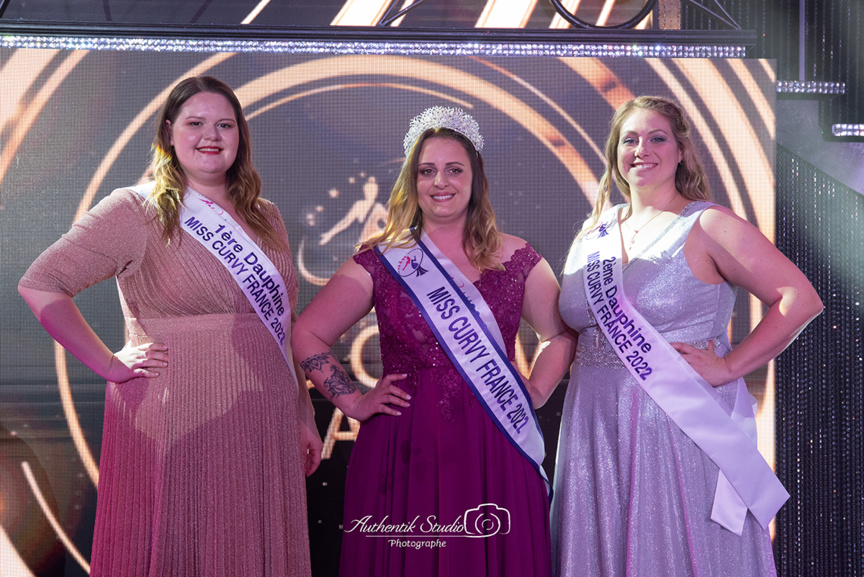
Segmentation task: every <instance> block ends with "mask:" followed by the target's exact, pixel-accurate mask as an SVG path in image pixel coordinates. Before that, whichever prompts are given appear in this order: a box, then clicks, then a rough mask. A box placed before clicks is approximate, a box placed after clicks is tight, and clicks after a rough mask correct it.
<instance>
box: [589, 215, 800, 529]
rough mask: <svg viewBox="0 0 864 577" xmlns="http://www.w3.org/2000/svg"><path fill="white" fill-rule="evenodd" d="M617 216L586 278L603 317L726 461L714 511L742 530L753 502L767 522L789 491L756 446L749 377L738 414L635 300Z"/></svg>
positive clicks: (668, 400)
mask: <svg viewBox="0 0 864 577" xmlns="http://www.w3.org/2000/svg"><path fill="white" fill-rule="evenodd" d="M617 218H618V209H617V208H614V209H612V210H609V211H607V212H606V213H605V214H604V215H603V217H602V218H601V222H600V225H599V227H597V228H596V229H595V230H594V231H592V232H590V233H588V235H586V237H585V242H586V246H585V255H586V262H585V268H584V271H583V272H584V274H583V280H584V283H585V292H586V294H587V295H588V303H589V305H590V307H591V310H592V312H593V313H594V318H595V319H596V320H597V325H598V327H599V328H600V329H601V330H602V331H603V334H604V335H605V336H606V338H607V339H608V341H609V343H610V344H611V345H612V348H613V349H614V351H615V354H617V355H618V357H619V358H620V359H621V362H622V363H624V366H625V367H627V370H628V371H629V372H630V374H631V375H632V376H633V378H634V379H636V382H637V383H639V384H640V385H641V386H642V388H643V389H644V390H645V392H646V393H648V395H649V396H650V397H651V398H652V399H653V400H654V402H656V403H657V405H658V406H659V407H660V408H661V409H662V410H663V411H664V412H665V413H666V415H667V416H668V417H669V418H670V419H672V421H673V422H674V423H675V424H676V425H678V427H680V428H681V430H682V431H683V432H684V434H686V435H687V436H688V437H690V439H691V440H692V441H693V442H694V443H696V445H698V446H699V448H700V449H702V451H704V452H705V454H707V455H708V457H710V458H711V460H712V461H714V463H715V464H716V465H717V466H718V467H719V468H720V473H719V477H718V481H717V490H716V492H715V494H714V506H713V510H712V512H711V519H712V520H713V521H715V522H716V523H719V524H720V525H722V526H723V527H726V528H727V529H729V530H730V531H732V532H733V533H736V534H738V535H741V533H742V531H743V528H744V519H745V517H746V516H747V509H749V510H750V511H751V512H752V513H753V515H754V517H755V518H756V520H757V521H759V523H760V524H761V525H762V527H763V528H767V527H768V524H769V523H770V522H771V519H773V518H774V515H776V514H777V511H778V510H779V509H780V507H781V506H783V503H785V502H786V500H787V499H788V498H789V493H787V492H786V490H785V489H784V488H783V485H782V484H781V483H780V480H779V479H777V476H776V475H775V474H774V472H773V471H772V470H771V467H770V466H769V465H768V463H767V462H766V461H765V459H764V458H763V457H762V455H761V454H760V453H759V451H758V449H757V448H756V436H755V432H756V428H755V421H754V420H753V408H752V406H751V405H750V403H749V402H748V400H749V399H750V395H749V393H748V392H747V387H746V385H745V384H744V379H738V383H737V386H738V391H737V398H736V402H735V408H734V409H733V412H732V415H731V416H730V415H728V414H727V413H726V410H725V409H724V408H723V407H722V406H721V405H720V404H719V403H718V402H717V391H715V390H714V388H713V387H712V386H711V385H710V384H708V382H707V381H706V380H705V379H703V378H702V377H701V376H700V375H699V374H698V373H697V372H696V371H695V370H693V368H692V367H691V366H690V365H689V364H688V363H687V361H685V360H684V358H683V357H682V356H681V355H680V354H679V353H678V351H676V350H675V349H673V348H672V346H671V345H670V344H669V343H668V342H667V341H666V339H664V338H663V337H662V336H660V334H659V333H658V332H657V331H656V329H655V328H654V327H653V326H651V325H650V324H649V323H648V322H647V321H646V320H645V319H644V318H643V317H642V315H641V314H639V312H638V311H637V310H636V309H635V308H633V306H632V305H631V304H630V302H629V301H628V300H627V298H626V296H625V295H624V284H623V273H622V266H621V241H620V238H619V237H618V235H614V234H610V233H609V231H610V229H611V228H612V224H613V223H614V222H617ZM589 247H590V248H589Z"/></svg>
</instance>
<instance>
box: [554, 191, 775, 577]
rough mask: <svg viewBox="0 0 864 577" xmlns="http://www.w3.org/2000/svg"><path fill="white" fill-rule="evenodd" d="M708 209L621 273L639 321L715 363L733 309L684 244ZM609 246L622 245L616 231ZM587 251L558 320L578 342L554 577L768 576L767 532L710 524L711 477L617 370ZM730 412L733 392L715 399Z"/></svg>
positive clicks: (690, 214)
mask: <svg viewBox="0 0 864 577" xmlns="http://www.w3.org/2000/svg"><path fill="white" fill-rule="evenodd" d="M709 206H710V203H706V202H695V203H691V204H690V205H689V206H688V207H687V208H686V209H685V210H684V211H683V212H682V213H681V215H680V216H679V217H678V218H677V219H676V220H675V221H674V222H672V223H671V224H670V225H669V227H668V228H667V229H666V230H665V232H664V233H663V234H662V235H661V236H659V237H658V239H657V240H655V241H654V243H653V244H651V245H650V246H648V247H646V248H645V249H644V250H643V251H642V252H641V253H639V254H636V255H633V257H632V259H631V261H630V262H629V263H628V264H627V265H625V266H624V287H625V291H626V294H627V296H628V298H629V299H630V300H631V302H632V303H633V305H634V306H635V307H636V309H637V310H638V311H639V312H640V313H641V314H642V315H643V316H644V317H645V319H646V320H648V322H650V323H651V324H652V325H653V326H654V327H655V328H656V329H657V330H658V332H659V333H660V334H661V335H662V336H663V337H664V338H666V340H668V341H670V342H675V341H679V342H686V343H692V344H694V346H698V347H700V348H705V346H706V343H707V341H708V340H709V339H714V340H715V343H717V342H718V341H719V342H720V343H722V344H720V345H716V344H715V346H716V347H717V350H718V353H719V354H721V355H722V354H725V352H726V351H728V350H729V348H728V341H727V339H726V336H725V335H726V327H727V325H728V324H729V319H730V317H731V314H732V309H733V305H734V302H735V291H734V288H733V287H732V286H730V285H729V284H728V283H722V284H719V285H711V284H706V283H704V282H702V281H700V280H698V279H697V278H696V277H694V276H693V274H692V273H691V272H690V267H689V266H688V264H687V261H686V259H685V258H684V250H683V249H684V242H685V240H686V239H687V235H688V233H689V232H690V229H691V228H692V226H693V224H694V223H695V222H696V220H697V219H698V218H699V215H700V214H701V213H702V211H704V210H705V208H707V207H709ZM611 233H612V234H615V235H617V234H619V232H618V228H617V226H613V229H612V231H611ZM583 250H584V245H583V243H582V242H581V241H580V242H578V243H576V244H575V245H574V247H573V248H572V249H571V251H570V255H569V256H568V260H567V265H566V268H565V271H564V279H563V281H562V292H561V299H560V310H561V315H562V317H563V318H564V320H565V321H566V322H567V324H569V325H570V326H571V327H573V328H575V329H576V330H578V331H580V335H579V345H578V348H577V354H576V360H575V362H574V364H573V368H572V370H571V380H570V385H569V387H568V390H567V396H566V398H565V401H564V409H563V412H562V415H561V434H560V437H559V441H558V456H557V461H556V469H555V481H554V482H555V499H554V502H553V504H552V532H553V565H555V570H556V575H561V576H568V577H570V576H586V577H587V576H591V577H623V576H625V575H627V576H634V577H637V576H638V577H646V576H652V577H658V576H661V575H662V576H664V577H667V576H668V577H688V576H694V577H696V576H698V577H721V576H722V577H742V576H756V575H760V576H763V575H774V574H775V569H774V559H773V555H772V551H771V541H770V538H769V535H768V532H767V530H763V529H762V527H761V526H760V525H759V523H758V522H757V521H756V519H755V518H754V517H753V516H752V515H751V514H749V513H748V515H747V520H746V522H745V526H744V532H743V535H742V536H740V537H739V536H738V535H735V534H734V533H731V532H730V531H728V530H726V529H724V528H723V527H721V526H720V525H718V524H716V523H714V522H712V521H711V520H710V515H711V507H712V503H713V496H714V489H715V486H716V483H717V466H716V465H714V463H713V462H712V461H711V460H710V459H709V458H708V457H707V456H706V455H705V454H704V453H703V452H702V451H701V450H700V449H699V448H698V447H697V446H696V445H695V444H694V443H693V442H692V441H691V440H690V439H689V438H688V437H686V436H685V435H684V434H683V433H682V432H681V430H680V429H679V428H678V427H677V426H676V425H675V424H674V423H673V422H672V421H671V420H670V419H669V418H668V417H667V416H666V414H665V413H664V412H663V411H662V410H660V408H659V407H658V406H657V405H656V404H655V403H654V401H652V400H651V399H650V398H649V397H648V395H647V394H646V393H645V392H644V391H643V390H642V388H641V387H640V386H639V384H638V383H637V382H636V381H635V379H633V378H632V377H631V376H630V374H629V373H628V371H627V369H625V368H624V366H623V365H622V364H621V362H620V361H619V360H618V357H617V356H616V355H615V353H614V352H613V350H612V349H611V347H610V346H609V345H608V342H607V341H606V339H605V337H604V336H603V334H602V333H601V332H600V330H599V328H597V324H596V321H595V320H594V317H593V315H592V314H591V312H590V310H589V308H588V303H587V299H586V296H585V289H584V286H583V281H582V278H583V275H582V266H583V262H584V256H583ZM716 390H717V392H718V393H719V395H720V397H721V399H722V400H723V401H724V402H725V403H726V404H727V405H728V406H729V407H731V406H732V405H733V404H734V397H735V386H734V384H732V385H731V386H730V385H724V386H723V387H719V388H717V389H716Z"/></svg>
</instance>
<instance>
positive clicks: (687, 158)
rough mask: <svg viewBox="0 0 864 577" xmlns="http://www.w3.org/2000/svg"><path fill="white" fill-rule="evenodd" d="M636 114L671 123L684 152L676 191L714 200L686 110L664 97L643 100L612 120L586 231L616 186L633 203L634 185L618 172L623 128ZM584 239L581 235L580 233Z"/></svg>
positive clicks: (624, 107) (629, 104)
mask: <svg viewBox="0 0 864 577" xmlns="http://www.w3.org/2000/svg"><path fill="white" fill-rule="evenodd" d="M636 110H650V111H652V112H656V113H657V114H659V115H660V116H662V117H663V118H665V119H666V120H667V121H668V122H669V126H670V127H671V129H672V136H673V138H675V142H676V143H677V144H678V149H679V150H680V151H681V162H680V163H679V164H678V168H677V170H676V171H675V188H676V190H677V191H678V193H679V194H680V195H681V196H683V197H684V198H686V199H688V200H710V199H711V189H710V186H709V184H708V178H707V177H706V175H705V170H704V169H703V168H702V162H701V161H700V160H699V156H698V155H697V154H696V146H695V145H694V144H693V140H692V139H691V137H690V121H689V120H688V119H687V114H686V113H685V112H684V109H683V108H681V106H680V105H679V104H678V103H677V102H675V101H674V100H672V99H670V98H665V97H663V96H639V97H637V98H634V99H633V100H628V101H627V102H625V103H624V104H622V105H621V106H620V107H619V108H618V110H616V111H615V114H614V115H613V116H612V122H611V127H610V129H609V138H608V139H607V140H606V169H605V171H604V172H603V176H602V177H601V178H600V186H599V188H598V191H597V202H596V203H595V204H594V210H593V211H592V212H591V217H590V222H589V224H588V225H587V226H585V227H583V229H582V230H583V231H587V230H590V229H591V228H593V226H594V225H595V224H597V222H598V221H599V220H600V215H601V214H602V213H603V207H604V206H605V205H606V203H607V202H608V201H609V198H610V197H611V195H612V182H613V181H614V182H615V185H616V186H617V187H618V190H620V191H621V194H623V195H624V197H625V198H627V199H628V200H629V199H630V184H629V183H628V182H627V181H626V180H625V179H624V176H622V175H621V172H620V171H619V170H618V141H619V140H620V139H621V127H622V126H623V125H624V122H626V121H627V119H628V118H629V117H630V115H631V114H632V113H633V112H634V111H636ZM580 236H581V233H580Z"/></svg>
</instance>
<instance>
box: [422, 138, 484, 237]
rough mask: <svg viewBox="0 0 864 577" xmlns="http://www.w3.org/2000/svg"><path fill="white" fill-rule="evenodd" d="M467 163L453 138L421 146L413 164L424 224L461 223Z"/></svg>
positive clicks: (468, 191)
mask: <svg viewBox="0 0 864 577" xmlns="http://www.w3.org/2000/svg"><path fill="white" fill-rule="evenodd" d="M472 177H473V173H472V171H471V160H470V158H468V153H467V152H466V151H465V148H464V147H463V146H462V144H461V143H460V142H459V141H458V140H455V139H453V138H442V137H431V138H427V139H426V141H425V142H423V147H422V148H421V149H420V156H419V158H418V162H417V202H418V204H419V205H420V210H421V211H423V221H424V222H425V223H440V224H444V223H453V222H458V221H460V220H461V221H463V222H464V220H465V218H466V216H467V214H468V203H469V202H470V200H471V183H472Z"/></svg>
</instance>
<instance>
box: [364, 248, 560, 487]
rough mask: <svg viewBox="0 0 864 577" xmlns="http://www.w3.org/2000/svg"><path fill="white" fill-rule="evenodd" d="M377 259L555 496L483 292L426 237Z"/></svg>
mask: <svg viewBox="0 0 864 577" xmlns="http://www.w3.org/2000/svg"><path fill="white" fill-rule="evenodd" d="M375 254H377V255H378V257H379V258H380V259H381V262H382V263H383V264H384V266H385V267H386V268H387V270H388V271H389V272H390V274H392V275H393V278H395V279H396V280H397V281H398V282H399V283H400V284H401V285H402V287H403V288H404V289H405V292H407V293H408V295H409V296H410V297H411V299H412V300H413V301H414V304H415V305H417V308H418V309H419V310H420V312H421V313H422V314H423V318H424V319H425V320H426V322H427V323H428V325H429V328H430V329H432V332H433V333H435V336H436V337H437V338H438V342H439V343H440V344H441V348H443V349H444V352H446V353H447V356H448V357H449V358H450V360H451V361H453V364H454V365H455V366H456V368H457V369H458V370H459V373H460V374H461V375H462V378H463V379H464V380H465V382H466V383H468V385H469V387H470V388H471V391H472V392H473V393H474V396H475V397H477V400H478V401H480V404H481V405H482V406H483V408H484V409H485V410H486V413H487V414H488V415H489V416H490V417H491V418H492V421H493V422H494V423H495V424H496V425H497V426H498V429H500V430H501V432H502V433H504V436H505V437H507V440H508V441H510V443H511V444H512V445H513V446H514V447H515V448H516V449H517V450H518V451H519V452H520V453H521V454H522V456H524V457H525V458H526V459H528V462H529V463H531V465H532V466H533V467H534V468H535V469H536V470H537V472H538V473H539V474H540V476H541V477H542V478H543V480H544V481H545V483H546V488H547V490H548V491H550V492H551V486H550V485H549V479H548V478H547V477H546V473H545V471H543V467H542V463H543V459H544V457H545V456H546V450H545V446H544V443H543V433H542V432H541V431H540V425H539V423H538V422H537V416H536V415H535V414H534V407H533V405H532V404H531V400H530V397H529V396H528V393H527V392H526V390H525V386H524V384H523V382H522V378H521V377H520V375H519V372H518V371H517V370H516V368H515V367H514V366H513V364H512V363H511V362H510V360H509V359H508V358H507V354H506V353H505V352H504V351H505V350H506V348H505V346H504V338H503V337H502V336H501V329H500V328H499V327H498V323H497V322H496V321H495V317H494V315H493V314H492V310H491V309H490V308H489V305H488V304H486V301H484V300H483V297H482V295H481V294H480V291H479V290H477V287H475V286H474V284H473V283H471V281H469V280H468V279H467V278H466V277H465V275H463V274H462V272H461V271H460V270H459V269H458V268H457V267H456V265H455V264H453V262H452V261H451V260H450V259H449V258H447V257H446V256H445V255H444V253H442V252H441V251H440V250H439V249H438V247H436V246H435V244H434V243H433V242H432V240H431V239H430V238H429V236H428V235H426V234H425V233H423V235H422V236H421V238H420V240H418V241H417V244H416V245H414V246H410V247H394V246H391V247H390V248H387V249H386V251H382V250H381V249H380V248H379V247H375Z"/></svg>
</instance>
